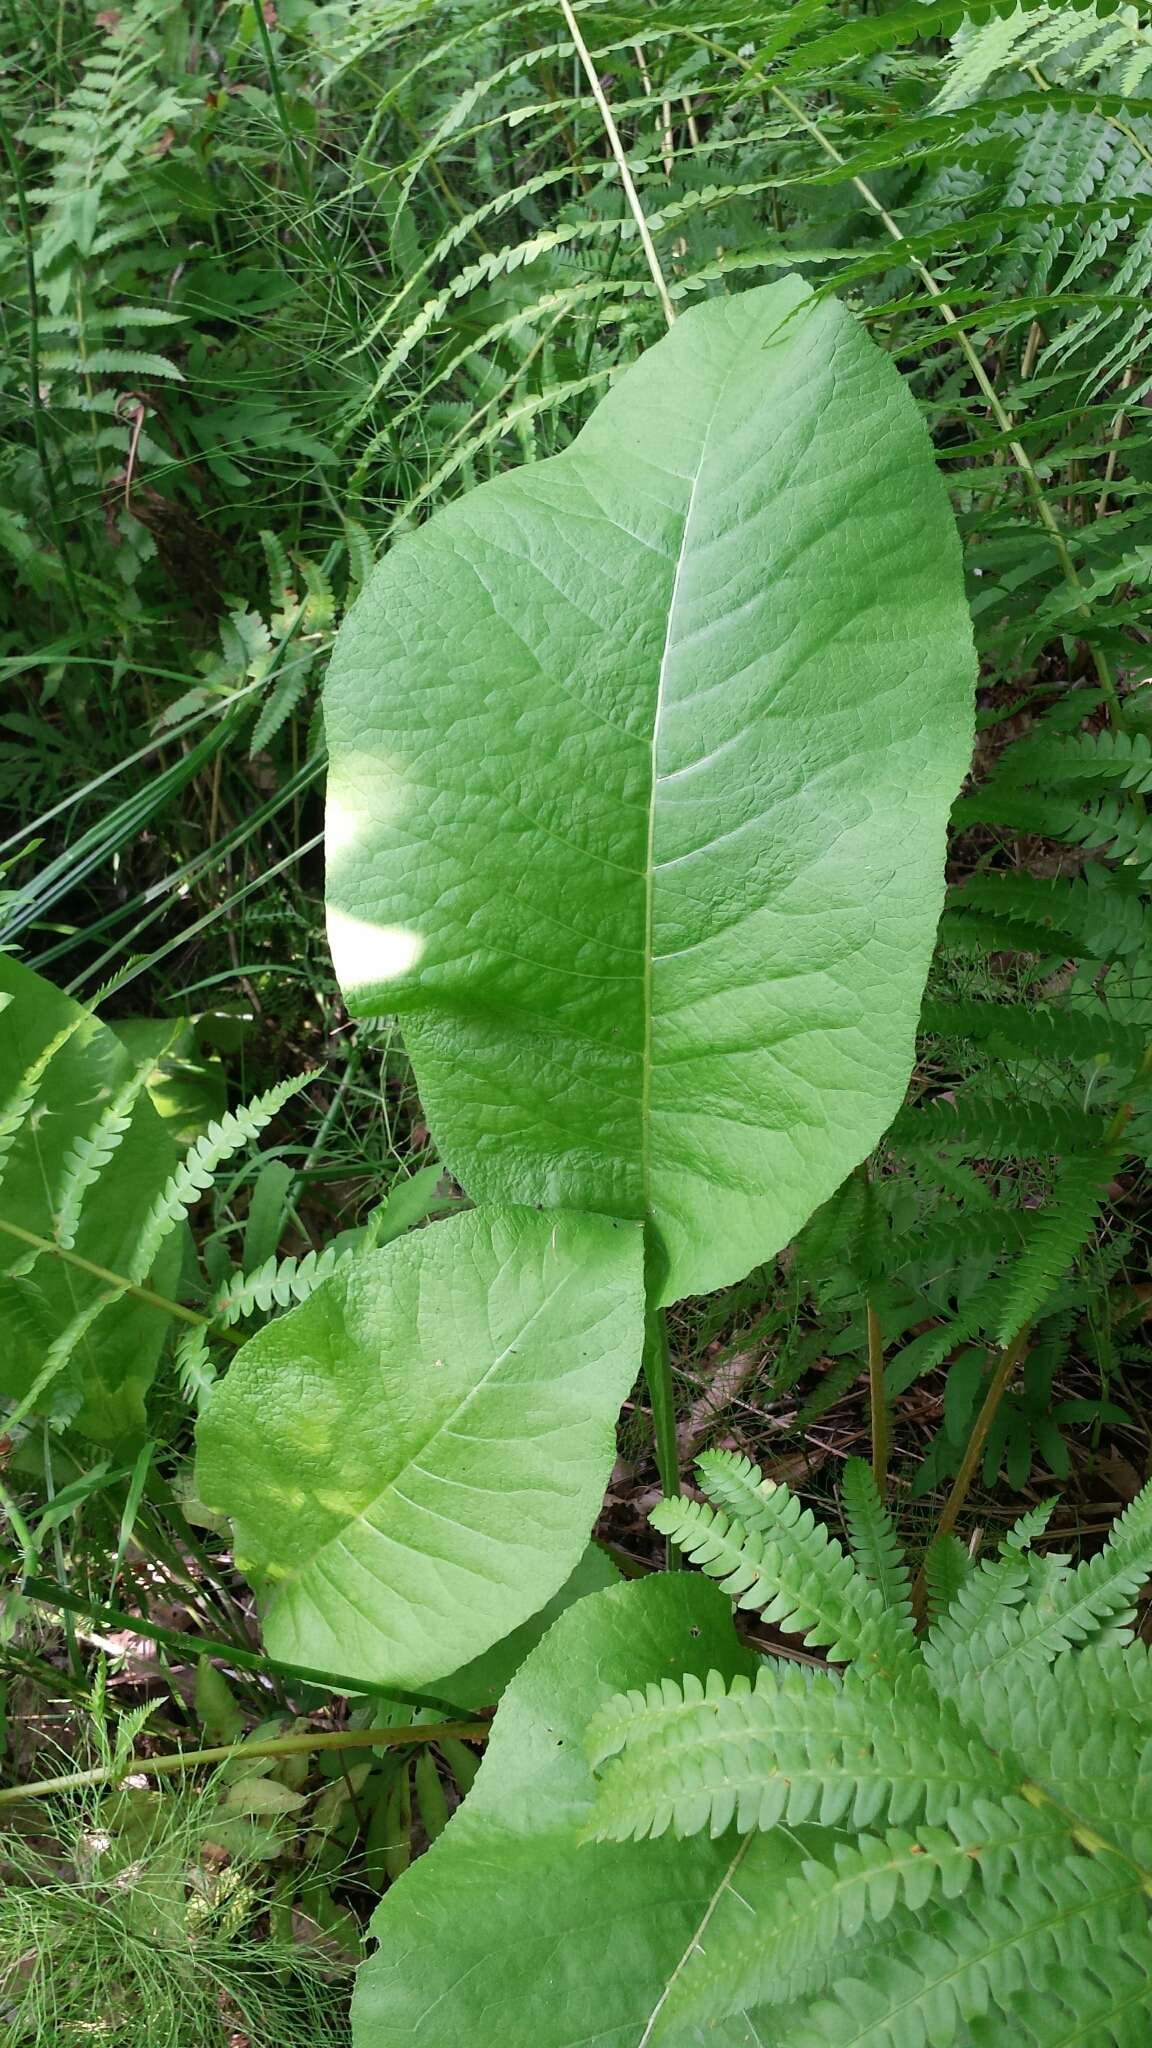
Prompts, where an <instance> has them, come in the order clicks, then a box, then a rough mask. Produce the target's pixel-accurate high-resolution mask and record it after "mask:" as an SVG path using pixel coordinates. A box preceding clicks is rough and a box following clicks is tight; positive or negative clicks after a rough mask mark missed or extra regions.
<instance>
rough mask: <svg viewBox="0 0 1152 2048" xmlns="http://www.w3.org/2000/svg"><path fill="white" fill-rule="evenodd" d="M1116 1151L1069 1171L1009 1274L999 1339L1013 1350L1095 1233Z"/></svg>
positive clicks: (1071, 1166)
mask: <svg viewBox="0 0 1152 2048" xmlns="http://www.w3.org/2000/svg"><path fill="white" fill-rule="evenodd" d="M1117 1163H1118V1161H1117V1155H1116V1153H1115V1152H1114V1151H1112V1150H1108V1151H1097V1152H1091V1153H1089V1154H1088V1155H1087V1157H1086V1158H1083V1159H1073V1160H1072V1161H1070V1163H1069V1164H1068V1165H1067V1166H1066V1167H1065V1168H1064V1171H1063V1172H1062V1173H1061V1174H1060V1176H1059V1179H1058V1180H1057V1183H1056V1186H1055V1188H1054V1190H1053V1194H1052V1200H1051V1202H1050V1203H1049V1205H1048V1207H1047V1208H1046V1209H1044V1210H1042V1211H1040V1212H1039V1213H1038V1214H1037V1215H1036V1216H1035V1218H1034V1220H1033V1221H1032V1223H1031V1227H1030V1229H1029V1231H1028V1235H1027V1237H1026V1239H1025V1244H1024V1249H1023V1251H1022V1253H1021V1255H1020V1257H1019V1259H1018V1260H1017V1261H1016V1263H1015V1265H1014V1266H1013V1268H1012V1270H1011V1273H1010V1274H1009V1277H1008V1281H1007V1285H1006V1288H1005V1292H1004V1295H1003V1298H1002V1300H1001V1301H1000V1303H999V1317H998V1321H997V1323H996V1327H995V1337H996V1341H997V1343H999V1344H1010V1343H1011V1341H1012V1339H1013V1338H1014V1337H1015V1336H1016V1334H1017V1332H1018V1331H1020V1330H1022V1329H1023V1328H1024V1325H1025V1324H1026V1323H1030V1322H1031V1321H1032V1319H1033V1317H1034V1316H1035V1315H1036V1314H1037V1313H1038V1312H1039V1310H1040V1309H1041V1308H1042V1307H1043V1305H1044V1303H1045V1301H1046V1300H1047V1299H1048V1297H1049V1295H1050V1294H1051V1292H1052V1289H1053V1287H1054V1286H1055V1284H1056V1282H1057V1280H1059V1278H1060V1276H1061V1275H1062V1274H1063V1273H1064V1272H1065V1271H1066V1270H1067V1268H1068V1267H1069V1266H1070V1265H1071V1263H1072V1261H1073V1259H1074V1258H1075V1257H1076V1255H1077V1253H1078V1252H1079V1251H1080V1250H1081V1249H1082V1247H1083V1245H1084V1241H1085V1239H1086V1237H1087V1236H1088V1233H1089V1231H1090V1230H1091V1228H1092V1225H1093V1223H1094V1222H1095V1221H1096V1217H1097V1215H1098V1214H1099V1211H1100V1205H1101V1203H1102V1202H1103V1200H1104V1192H1105V1189H1106V1188H1107V1186H1108V1183H1109V1181H1110V1180H1111V1179H1112V1178H1113V1176H1114V1174H1115V1172H1116V1167H1117Z"/></svg>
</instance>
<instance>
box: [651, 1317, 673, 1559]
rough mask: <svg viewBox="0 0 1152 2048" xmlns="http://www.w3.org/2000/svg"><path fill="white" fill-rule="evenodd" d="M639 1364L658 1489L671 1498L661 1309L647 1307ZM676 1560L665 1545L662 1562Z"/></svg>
mask: <svg viewBox="0 0 1152 2048" xmlns="http://www.w3.org/2000/svg"><path fill="white" fill-rule="evenodd" d="M643 1363H644V1381H645V1384H646V1386H647V1388H648V1400H649V1402H650V1404H651V1408H652V1426H653V1429H654V1431H655V1436H656V1469H657V1471H658V1472H659V1474H660V1484H661V1486H662V1487H663V1489H664V1491H665V1493H666V1494H668V1495H669V1496H671V1495H674V1494H677V1493H679V1491H680V1447H679V1444H678V1443H677V1441H676V1393H675V1388H674V1386H673V1383H672V1354H671V1352H670V1350H669V1348H668V1316H667V1312H666V1311H665V1310H664V1309H662V1308H650V1309H649V1310H648V1312H647V1314H646V1316H645V1318H644V1361H643ZM678 1557H679V1553H678V1551H677V1550H676V1548H675V1546H674V1545H673V1544H672V1543H669V1544H668V1545H667V1546H666V1548H665V1562H666V1563H667V1564H668V1566H669V1568H670V1569H671V1568H672V1567H673V1566H674V1565H675V1564H676V1563H677V1561H678Z"/></svg>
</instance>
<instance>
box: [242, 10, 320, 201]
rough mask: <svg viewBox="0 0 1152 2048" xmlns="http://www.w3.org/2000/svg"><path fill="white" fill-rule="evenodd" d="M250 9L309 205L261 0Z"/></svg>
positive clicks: (305, 176)
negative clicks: (254, 19)
mask: <svg viewBox="0 0 1152 2048" xmlns="http://www.w3.org/2000/svg"><path fill="white" fill-rule="evenodd" d="M252 11H253V13H254V14H255V16H256V26H257V28H258V30H259V32H260V41H261V42H262V44H263V45H264V62H265V63H266V64H267V66H268V77H269V79H270V80H271V84H272V98H273V100H274V101H275V104H276V113H277V115H278V117H279V121H280V127H281V129H282V131H283V135H284V141H285V143H286V145H287V149H288V154H289V156H290V157H291V159H292V172H293V176H294V177H295V179H296V184H297V188H298V190H299V193H300V197H301V199H302V200H303V201H304V204H305V206H307V207H311V205H312V190H311V185H310V182H309V178H308V172H307V170H306V168H305V163H304V157H303V153H302V150H301V147H300V144H299V142H298V140H297V138H296V136H295V135H294V134H293V132H292V123H291V121H290V120H289V118H288V104H287V101H286V100H285V98H284V88H283V86H282V84H281V82H280V67H279V65H278V64H277V62H276V52H275V51H274V50H273V48H272V38H271V36H270V35H269V33H268V21H267V18H266V16H265V13H264V6H263V0H256V5H255V7H254V8H253V10H252Z"/></svg>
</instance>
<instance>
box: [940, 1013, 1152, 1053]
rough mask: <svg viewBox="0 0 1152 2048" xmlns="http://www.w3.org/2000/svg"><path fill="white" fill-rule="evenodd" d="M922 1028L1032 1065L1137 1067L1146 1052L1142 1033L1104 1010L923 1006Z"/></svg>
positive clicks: (942, 1036)
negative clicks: (1104, 1060) (1106, 1062)
mask: <svg viewBox="0 0 1152 2048" xmlns="http://www.w3.org/2000/svg"><path fill="white" fill-rule="evenodd" d="M920 1028H921V1030H922V1031H924V1032H926V1033H928V1034H929V1035H931V1036H932V1037H934V1038H941V1039H943V1040H945V1041H948V1040H950V1039H956V1038H968V1039H971V1040H972V1041H973V1042H974V1043H976V1044H980V1045H987V1046H988V1047H989V1048H990V1049H991V1050H992V1051H994V1052H995V1051H996V1050H997V1049H998V1048H1003V1049H1004V1050H1005V1051H1006V1052H1007V1054H1008V1056H1009V1057H1011V1055H1012V1054H1013V1053H1017V1054H1020V1055H1022V1056H1023V1057H1024V1058H1025V1059H1032V1060H1095V1059H1099V1058H1100V1057H1101V1056H1106V1057H1112V1058H1114V1059H1115V1060H1117V1061H1118V1062H1120V1063H1122V1064H1133V1065H1134V1064H1135V1063H1136V1062H1137V1061H1138V1060H1139V1059H1140V1057H1141V1054H1142V1052H1143V1044H1142V1042H1141V1036H1140V1033H1139V1032H1138V1031H1134V1030H1132V1029H1131V1028H1130V1027H1129V1026H1126V1025H1124V1024H1119V1023H1117V1022H1116V1021H1115V1020H1114V1019H1113V1018H1111V1017H1109V1016H1108V1014H1107V1012H1105V1011H1104V1010H1101V1011H1100V1013H1099V1014H1098V1015H1097V1014H1094V1013H1092V1012H1089V1011H1086V1010H1057V1009H1053V1008H1051V1007H1048V1008H1046V1007H1045V1006H1044V1005H1043V1004H1029V1003H996V1002H945V1001H930V1002H927V1003H925V1005H924V1008H923V1010H922V1012H921V1017H920Z"/></svg>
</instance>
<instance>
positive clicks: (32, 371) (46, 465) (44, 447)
mask: <svg viewBox="0 0 1152 2048" xmlns="http://www.w3.org/2000/svg"><path fill="white" fill-rule="evenodd" d="M0 148H2V149H3V151H4V160H5V162H6V164H7V166H8V175H9V177H10V178H11V180H12V192H13V197H14V198H15V201H16V213H17V217H18V219H19V222H20V238H21V241H22V242H23V244H24V275H25V280H26V285H27V291H28V385H29V393H28V402H29V409H30V412H31V416H32V438H33V440H34V441H35V444H36V461H37V464H38V466H39V469H40V474H41V477H42V478H43V480H44V496H45V499H46V500H47V504H48V517H49V519H50V521H51V524H52V537H53V539H54V541H55V542H56V551H57V553H58V555H59V557H60V566H61V568H62V570H63V572H64V581H65V583H66V585H67V587H68V596H69V598H70V600H71V603H72V610H73V612H74V613H75V615H76V617H77V618H80V617H81V616H82V606H81V603H80V592H79V590H78V589H77V587H76V578H75V574H74V572H73V568H72V558H71V556H70V554H69V553H68V547H67V543H66V541H65V539H64V529H63V525H62V523H61V519H60V504H59V500H58V499H57V496H56V480H55V478H54V476H53V474H52V464H51V462H50V461H49V459H48V441H47V436H46V435H45V432H44V401H43V399H42V398H41V396H40V294H39V292H38V290H37V288H36V254H35V244H34V242H33V237H32V223H31V221H30V220H29V217H28V199H27V195H26V193H25V190H24V179H23V177H22V175H21V171H20V160H19V158H18V156H17V154H16V151H15V149H14V148H13V146H12V143H11V141H10V139H9V134H8V124H7V122H6V121H5V120H4V118H3V116H2V115H0Z"/></svg>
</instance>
